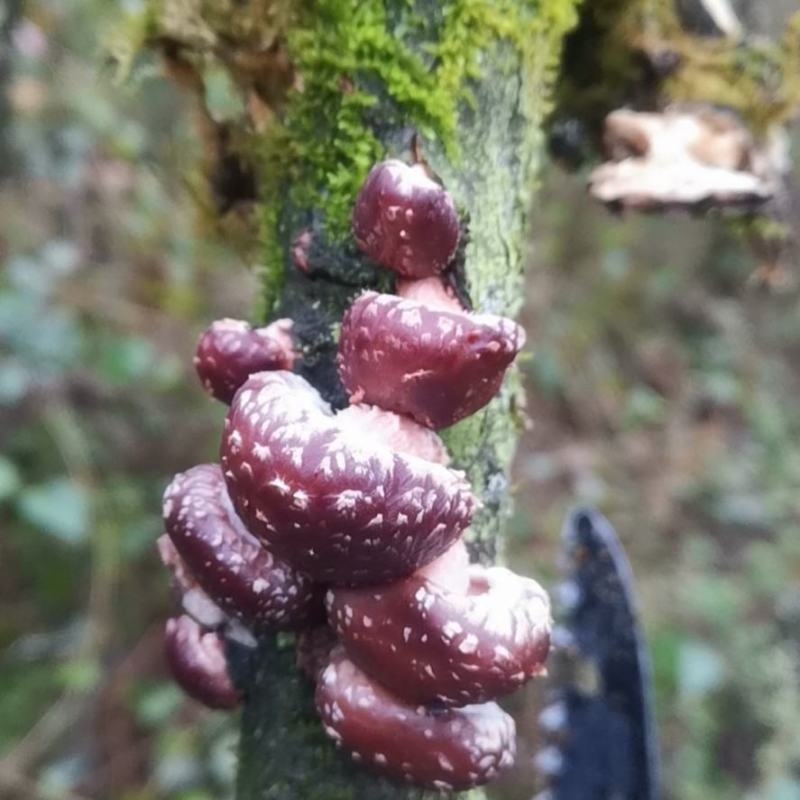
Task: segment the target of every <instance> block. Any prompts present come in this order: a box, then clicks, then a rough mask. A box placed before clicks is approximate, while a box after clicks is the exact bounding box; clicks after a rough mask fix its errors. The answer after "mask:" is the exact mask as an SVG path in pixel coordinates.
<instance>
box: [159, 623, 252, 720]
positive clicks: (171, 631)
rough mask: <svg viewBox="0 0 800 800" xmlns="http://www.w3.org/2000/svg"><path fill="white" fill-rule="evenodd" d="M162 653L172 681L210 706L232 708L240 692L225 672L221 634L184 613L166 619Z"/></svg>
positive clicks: (236, 704)
mask: <svg viewBox="0 0 800 800" xmlns="http://www.w3.org/2000/svg"><path fill="white" fill-rule="evenodd" d="M164 652H165V656H166V660H167V664H168V665H169V668H170V671H171V672H172V675H173V677H174V678H175V682H176V683H177V684H178V685H179V686H180V687H181V688H182V689H183V691H184V692H186V694H188V695H189V697H192V698H194V699H195V700H197V701H198V702H200V703H202V704H203V705H205V706H208V707H209V708H215V709H232V708H236V706H238V705H239V702H240V700H241V698H240V696H239V692H238V691H237V689H236V687H235V686H234V685H233V681H232V680H231V677H230V675H229V673H228V664H227V662H226V660H225V651H224V646H223V642H222V639H221V637H220V636H219V635H218V634H217V633H214V632H204V631H203V628H202V627H201V626H200V625H199V624H198V623H197V622H195V621H194V620H193V619H192V618H191V617H188V616H186V615H183V616H180V617H175V618H173V619H169V620H167V627H166V632H165V640H164Z"/></svg>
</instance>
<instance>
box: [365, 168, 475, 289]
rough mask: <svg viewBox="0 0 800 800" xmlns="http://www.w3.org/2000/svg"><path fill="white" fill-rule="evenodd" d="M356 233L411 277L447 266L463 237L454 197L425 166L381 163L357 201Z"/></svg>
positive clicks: (368, 250) (381, 259)
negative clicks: (433, 177) (429, 174)
mask: <svg viewBox="0 0 800 800" xmlns="http://www.w3.org/2000/svg"><path fill="white" fill-rule="evenodd" d="M353 235H354V236H355V240H356V243H357V244H358V246H359V248H360V249H361V251H362V252H363V253H364V254H365V255H367V256H368V257H369V258H371V259H372V260H373V261H375V262H377V263H378V264H381V265H382V266H384V267H388V268H389V269H392V270H394V271H395V272H397V273H398V274H400V275H403V276H405V277H409V278H425V277H427V276H430V275H435V274H437V273H439V272H441V271H442V270H444V269H445V267H447V265H448V264H449V263H450V261H451V259H452V258H453V256H454V255H455V252H456V248H457V247H458V241H459V238H460V235H461V231H460V225H459V219H458V214H457V212H456V208H455V205H454V204H453V198H452V197H451V196H450V193H449V192H447V191H445V190H444V189H443V188H442V186H440V185H439V184H438V183H436V182H435V181H434V180H432V179H431V178H430V177H429V176H428V174H427V172H426V170H425V167H424V166H422V165H420V164H415V165H413V166H409V165H408V164H404V163H403V162H402V161H398V160H396V159H390V160H388V161H383V162H381V163H380V164H376V165H375V166H374V167H373V168H372V170H371V171H370V173H369V175H368V176H367V179H366V181H365V182H364V185H363V187H362V188H361V191H360V192H359V194H358V198H357V199H356V204H355V208H354V210H353Z"/></svg>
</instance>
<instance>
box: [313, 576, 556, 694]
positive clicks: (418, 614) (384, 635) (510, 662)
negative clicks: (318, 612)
mask: <svg viewBox="0 0 800 800" xmlns="http://www.w3.org/2000/svg"><path fill="white" fill-rule="evenodd" d="M468 579H469V585H468V588H467V591H457V590H455V591H454V590H453V589H450V588H447V587H445V586H442V585H440V584H439V583H437V582H436V576H434V577H433V579H431V577H428V576H424V575H421V574H420V573H416V574H415V575H412V576H411V577H410V578H406V579H405V580H403V581H399V582H397V583H394V584H392V585H390V586H387V587H381V588H380V590H379V591H378V590H370V589H331V590H330V591H329V592H328V596H327V606H328V615H329V622H330V624H331V626H332V627H333V628H334V629H335V631H336V633H337V634H338V635H339V637H340V638H341V640H342V642H343V643H344V646H345V648H346V650H347V653H348V655H349V657H350V658H351V659H352V660H353V661H354V662H355V663H356V664H358V666H359V667H361V668H362V669H363V670H365V671H366V672H367V673H368V674H369V675H375V676H379V677H378V678H377V679H378V680H379V681H380V683H382V684H383V685H384V686H385V687H386V688H387V689H388V690H390V691H391V692H393V693H395V694H396V695H397V696H398V697H401V698H402V699H403V700H405V701H406V702H409V703H425V704H431V703H439V704H442V705H446V706H463V705H467V704H470V703H482V702H485V701H486V700H490V699H491V700H494V699H496V698H498V697H501V696H503V695H506V694H509V693H510V692H512V691H514V690H515V689H518V688H519V687H520V686H522V684H523V683H526V682H527V681H529V680H530V679H531V678H533V677H534V676H536V675H538V674H541V672H542V670H543V668H544V662H545V659H546V658H547V655H548V652H549V650H550V629H551V625H552V623H551V617H550V603H549V600H548V597H547V594H546V593H545V591H544V590H543V589H542V588H541V586H539V584H538V583H536V581H533V580H531V579H530V578H523V577H521V576H519V575H515V574H514V573H513V572H511V571H510V570H507V569H504V568H502V567H492V568H486V567H482V566H479V565H474V566H472V567H470V568H469V572H468Z"/></svg>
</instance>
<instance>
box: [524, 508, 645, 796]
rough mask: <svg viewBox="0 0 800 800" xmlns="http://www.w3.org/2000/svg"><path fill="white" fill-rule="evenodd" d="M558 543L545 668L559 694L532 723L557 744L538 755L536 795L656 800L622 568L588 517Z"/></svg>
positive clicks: (577, 517)
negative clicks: (560, 565) (559, 564)
mask: <svg viewBox="0 0 800 800" xmlns="http://www.w3.org/2000/svg"><path fill="white" fill-rule="evenodd" d="M563 539H564V548H565V552H566V555H567V559H568V569H569V573H570V574H569V577H568V579H567V581H566V582H565V583H564V584H563V586H562V591H561V594H562V599H563V603H564V605H565V606H566V608H565V616H564V619H563V628H562V629H561V630H560V631H559V632H558V636H557V637H556V639H557V640H558V639H559V638H560V639H561V643H562V644H563V645H564V646H563V648H562V650H561V654H560V656H559V657H557V658H556V663H555V665H554V666H555V672H556V680H557V682H558V683H560V688H559V689H558V690H557V691H556V693H555V696H554V698H553V700H554V702H553V703H552V705H550V706H549V707H548V708H547V709H545V711H544V712H543V714H542V717H541V720H542V724H543V727H544V728H545V729H547V728H548V727H549V733H550V734H551V735H553V736H554V737H556V740H557V741H556V743H555V744H554V745H553V746H551V747H549V748H547V750H546V751H544V752H543V753H541V754H540V760H541V762H542V764H543V768H544V771H546V772H547V771H549V772H550V777H551V782H550V789H549V792H546V793H545V794H544V795H543V797H552V798H553V800H657V799H658V797H659V794H660V793H659V785H658V784H659V781H658V748H657V742H656V733H655V727H654V720H653V712H652V698H651V694H652V689H651V674H650V661H649V657H648V654H647V647H646V643H645V640H644V636H643V634H642V630H641V627H640V625H639V622H638V619H637V614H636V609H635V603H634V591H633V575H632V572H631V568H630V564H629V563H628V559H627V557H626V555H625V552H624V550H623V548H622V545H621V544H620V542H619V539H618V538H617V535H616V533H615V532H614V529H613V528H612V527H611V525H610V524H609V522H608V521H607V520H606V519H605V517H603V516H602V515H601V514H599V513H597V512H595V511H592V510H581V511H576V512H575V513H573V514H572V515H571V516H570V517H569V518H568V519H567V522H566V524H565V526H564V531H563ZM548 764H549V766H550V769H549V770H548V769H547V765H548Z"/></svg>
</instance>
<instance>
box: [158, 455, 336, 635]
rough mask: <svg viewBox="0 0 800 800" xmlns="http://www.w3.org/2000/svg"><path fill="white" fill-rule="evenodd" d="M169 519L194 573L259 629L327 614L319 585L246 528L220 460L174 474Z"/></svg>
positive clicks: (170, 530) (304, 621)
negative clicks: (231, 495)
mask: <svg viewBox="0 0 800 800" xmlns="http://www.w3.org/2000/svg"><path fill="white" fill-rule="evenodd" d="M164 523H165V526H166V530H167V534H168V535H169V537H170V539H171V541H172V543H173V545H174V547H175V549H176V550H177V552H178V553H179V554H180V557H181V559H182V561H183V562H184V564H185V565H186V567H187V568H188V570H189V572H190V573H191V575H192V577H193V578H194V579H195V580H196V581H197V583H198V584H199V585H200V586H201V587H202V588H203V589H204V591H205V592H206V594H208V596H209V597H210V598H211V599H212V600H213V601H214V602H215V603H216V604H217V605H219V606H220V607H221V608H222V609H223V610H224V611H226V612H227V613H229V614H231V615H233V616H236V617H238V618H239V619H241V620H242V621H243V622H245V623H246V624H250V625H252V626H253V627H255V628H259V627H269V628H278V629H295V628H299V627H303V626H305V625H308V624H312V623H314V622H319V621H321V619H323V614H322V593H321V590H320V589H319V587H317V586H316V585H315V584H314V583H313V582H312V580H311V578H309V577H308V576H307V575H305V574H303V573H302V572H299V571H298V570H296V569H294V568H293V567H291V566H290V565H289V564H287V563H286V562H285V561H281V560H280V559H278V558H276V557H275V556H273V555H272V553H270V552H269V550H267V548H266V547H264V545H263V544H261V543H260V542H259V541H258V540H257V539H256V538H255V537H254V536H252V535H251V534H250V533H249V532H248V531H247V530H246V529H245V527H244V525H243V524H242V522H241V520H239V518H238V517H237V515H236V513H235V511H234V510H233V508H232V507H231V505H230V500H229V498H228V493H227V489H226V487H225V481H224V479H223V477H222V470H221V469H220V468H219V466H217V465H216V464H201V465H200V466H197V467H193V468H192V469H190V470H188V471H187V472H183V473H180V474H178V475H176V476H175V477H174V478H173V480H172V483H170V485H169V486H168V487H167V490H166V492H165V493H164Z"/></svg>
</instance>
